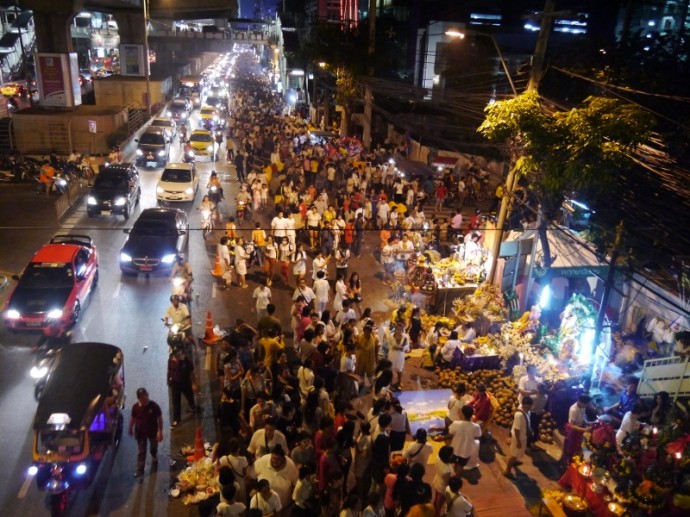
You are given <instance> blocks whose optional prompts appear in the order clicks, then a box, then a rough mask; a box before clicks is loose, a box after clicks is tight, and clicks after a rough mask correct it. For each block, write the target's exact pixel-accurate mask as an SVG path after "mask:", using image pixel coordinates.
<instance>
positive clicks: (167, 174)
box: [161, 169, 192, 183]
mask: <svg viewBox="0 0 690 517" xmlns="http://www.w3.org/2000/svg"><path fill="white" fill-rule="evenodd" d="M161 181H167V182H170V183H191V181H192V173H191V171H189V170H184V169H165V170H164V171H163V175H162V176H161Z"/></svg>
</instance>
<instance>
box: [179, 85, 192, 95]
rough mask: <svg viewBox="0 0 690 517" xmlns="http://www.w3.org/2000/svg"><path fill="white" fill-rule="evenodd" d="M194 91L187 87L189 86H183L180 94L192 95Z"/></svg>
mask: <svg viewBox="0 0 690 517" xmlns="http://www.w3.org/2000/svg"><path fill="white" fill-rule="evenodd" d="M191 93H192V90H191V89H189V88H187V87H184V86H183V87H182V88H180V91H179V94H180V95H190V94H191Z"/></svg>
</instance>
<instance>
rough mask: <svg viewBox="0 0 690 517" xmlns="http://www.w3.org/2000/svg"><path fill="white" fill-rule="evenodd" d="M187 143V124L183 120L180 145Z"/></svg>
mask: <svg viewBox="0 0 690 517" xmlns="http://www.w3.org/2000/svg"><path fill="white" fill-rule="evenodd" d="M185 143H187V126H186V125H185V123H184V122H183V123H182V124H180V145H183V144H185Z"/></svg>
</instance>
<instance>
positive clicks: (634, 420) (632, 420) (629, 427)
mask: <svg viewBox="0 0 690 517" xmlns="http://www.w3.org/2000/svg"><path fill="white" fill-rule="evenodd" d="M643 409H644V408H643V407H642V404H641V403H640V401H637V402H635V405H633V408H632V409H631V410H630V411H628V412H627V413H626V414H625V415H624V416H623V421H622V422H621V426H620V428H619V429H618V431H616V446H617V447H618V450H620V448H621V445H623V442H624V441H625V439H626V438H627V437H628V436H629V435H631V434H633V433H635V432H637V431H638V430H639V429H640V416H641V415H642V413H643Z"/></svg>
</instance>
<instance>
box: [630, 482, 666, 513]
mask: <svg viewBox="0 0 690 517" xmlns="http://www.w3.org/2000/svg"><path fill="white" fill-rule="evenodd" d="M665 494H666V491H665V490H664V489H663V488H662V487H661V486H659V485H658V484H657V483H655V482H654V481H651V480H649V479H645V480H644V481H643V482H642V483H640V485H639V486H638V487H637V488H635V490H633V492H632V500H633V503H634V504H635V505H637V506H638V507H639V508H641V509H642V510H645V511H647V512H658V511H660V510H661V509H662V508H663V507H664V506H666V496H665Z"/></svg>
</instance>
